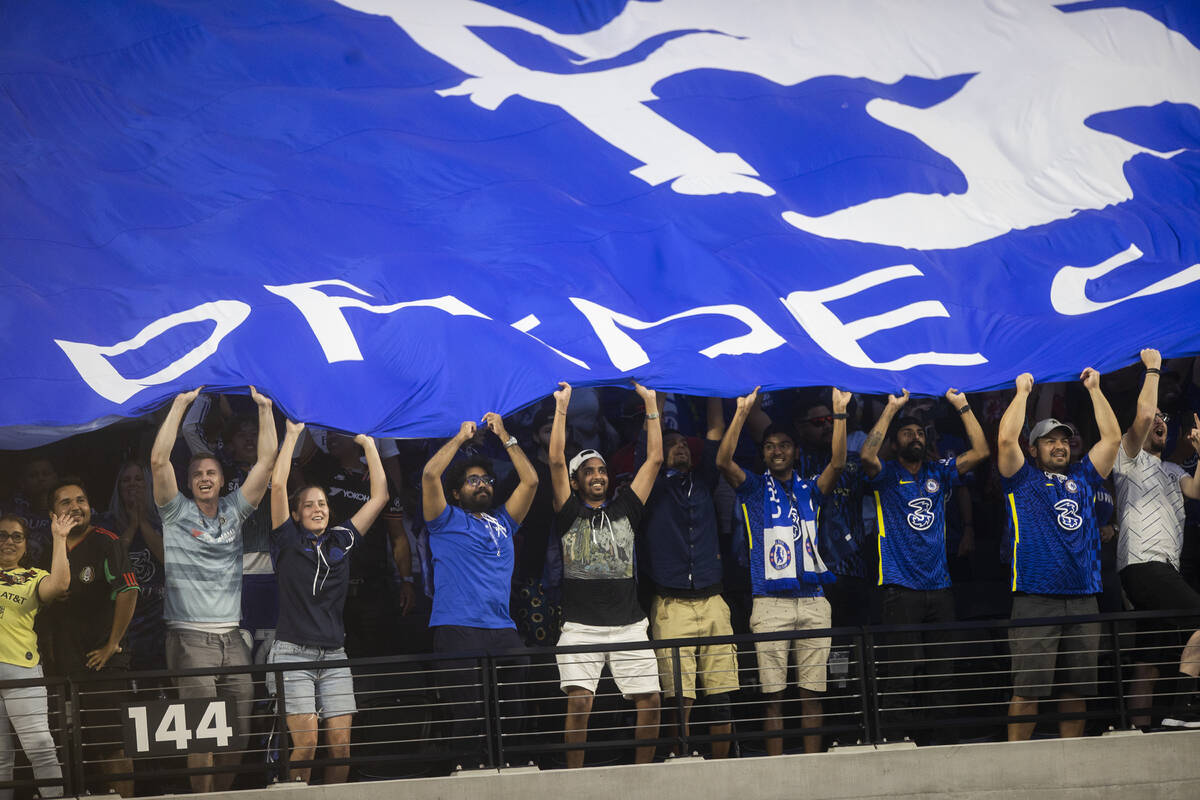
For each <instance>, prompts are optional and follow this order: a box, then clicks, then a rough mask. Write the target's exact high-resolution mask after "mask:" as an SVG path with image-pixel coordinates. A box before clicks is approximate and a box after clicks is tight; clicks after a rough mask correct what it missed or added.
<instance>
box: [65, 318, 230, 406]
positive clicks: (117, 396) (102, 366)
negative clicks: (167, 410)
mask: <svg viewBox="0 0 1200 800" xmlns="http://www.w3.org/2000/svg"><path fill="white" fill-rule="evenodd" d="M248 316H250V306H248V305H247V304H246V303H243V302H241V301H239V300H216V301H214V302H211V303H201V304H200V305H198V306H196V307H194V308H190V309H188V310H187V311H180V312H178V313H176V314H170V315H168V316H165V317H163V318H161V319H156V320H155V321H154V322H151V323H150V324H149V325H147V326H146V327H144V328H142V329H141V330H140V331H138V333H137V335H135V336H134V337H133V338H132V339H126V340H125V341H123V342H117V343H116V344H114V345H109V346H107V347H105V346H102V345H95V344H88V343H86V342H71V341H67V340H65V339H55V340H54V343H55V344H57V345H58V346H59V347H61V348H62V350H63V352H64V353H66V354H67V358H68V359H70V361H71V363H72V364H73V365H74V366H75V369H76V370H78V371H79V374H80V376H81V377H82V378H83V379H84V380H85V381H86V382H87V385H88V386H90V387H92V389H93V390H94V391H95V392H96V394H98V395H100V396H101V397H103V398H104V399H105V400H108V401H110V402H113V403H124V402H125V401H126V400H128V399H129V398H131V397H133V396H134V395H135V394H137V393H138V392H140V391H142V390H143V389H146V388H148V387H151V386H158V385H159V384H163V383H169V382H171V381H173V380H175V379H176V378H178V377H180V376H182V375H183V374H185V373H187V372H188V371H189V370H191V369H193V368H194V367H196V366H198V365H199V364H200V363H202V362H203V361H204V359H206V358H208V357H209V356H211V355H212V354H213V353H215V352H217V345H219V344H220V343H221V340H222V339H224V338H225V337H226V336H228V335H229V334H230V333H231V332H232V331H233V330H234V329H235V328H236V327H237V326H239V325H241V324H242V323H243V322H245V321H246V317H248ZM189 322H215V323H216V327H215V328H213V330H212V332H211V333H210V334H209V335H208V338H207V339H205V340H204V341H203V342H201V343H200V344H198V345H196V346H195V347H193V348H192V349H191V350H189V351H188V352H187V353H184V354H183V355H182V356H180V357H179V358H177V359H175V360H174V361H172V362H171V363H170V364H168V365H167V366H165V367H163V368H162V369H160V370H159V371H158V372H155V373H154V374H153V375H147V376H146V377H144V378H126V377H125V376H124V375H122V374H121V373H120V372H118V371H117V369H116V367H114V366H113V365H112V364H111V363H109V361H108V359H109V358H111V357H113V356H119V355H122V354H124V353H128V352H130V351H133V350H137V349H139V348H141V347H143V346H145V345H146V344H147V343H149V342H150V341H151V340H153V339H155V338H157V337H158V336H161V335H162V334H164V333H166V332H167V331H169V330H171V329H172V328H177V327H179V326H180V325H186V324H188V323H189Z"/></svg>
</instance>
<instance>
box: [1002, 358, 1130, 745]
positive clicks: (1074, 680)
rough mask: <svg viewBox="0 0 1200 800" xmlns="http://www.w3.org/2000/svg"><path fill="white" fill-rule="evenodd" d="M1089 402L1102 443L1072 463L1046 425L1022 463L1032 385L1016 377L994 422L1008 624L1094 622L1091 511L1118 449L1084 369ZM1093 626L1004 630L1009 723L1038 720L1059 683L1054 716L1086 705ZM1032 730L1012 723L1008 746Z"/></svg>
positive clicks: (1096, 561) (1064, 432)
mask: <svg viewBox="0 0 1200 800" xmlns="http://www.w3.org/2000/svg"><path fill="white" fill-rule="evenodd" d="M1080 379H1081V380H1082V381H1083V385H1084V388H1086V389H1087V391H1088V394H1089V395H1090V396H1091V399H1092V408H1093V410H1094V412H1095V415H1096V428H1097V429H1098V430H1099V432H1100V441H1098V442H1096V444H1095V445H1093V446H1092V449H1091V450H1089V451H1088V454H1087V455H1085V456H1084V457H1083V458H1082V459H1080V460H1079V461H1078V462H1075V463H1071V445H1070V437H1071V431H1070V429H1069V428H1068V427H1067V426H1066V425H1065V424H1063V423H1061V422H1059V421H1058V420H1056V419H1044V420H1042V421H1040V422H1038V423H1037V424H1036V425H1034V426H1033V430H1031V431H1030V432H1029V442H1030V444H1029V450H1028V454H1029V456H1030V457H1032V458H1033V463H1032V464H1031V463H1029V462H1028V461H1026V460H1025V452H1023V451H1022V449H1021V441H1020V437H1021V428H1022V427H1023V426H1024V423H1025V408H1026V406H1027V404H1028V402H1029V394H1030V392H1032V391H1033V376H1032V375H1030V374H1029V373H1027V372H1026V373H1024V374H1022V375H1020V376H1018V377H1017V381H1016V387H1017V391H1016V394H1015V395H1014V396H1013V399H1012V402H1011V403H1009V406H1008V409H1007V410H1006V411H1005V412H1004V416H1003V417H1002V418H1001V420H1000V430H999V434H998V437H997V440H998V443H999V454H998V456H997V464H996V466H997V467H998V468H999V470H1000V477H1001V478H1002V479H1003V488H1004V494H1005V496H1006V499H1007V501H1008V507H1009V510H1010V511H1011V513H1012V518H1013V533H1014V537H1013V538H1014V543H1013V575H1012V590H1013V603H1012V618H1013V619H1014V620H1016V619H1028V618H1036V617H1068V616H1081V615H1087V614H1095V613H1097V611H1098V608H1099V606H1098V603H1097V600H1096V595H1097V594H1098V593H1099V592H1100V590H1101V578H1100V531H1099V529H1098V527H1097V524H1096V514H1095V510H1094V508H1093V505H1094V499H1095V496H1096V492H1097V490H1099V489H1100V487H1101V486H1103V484H1104V479H1105V478H1107V477H1108V474H1109V473H1110V472H1111V471H1112V467H1113V462H1114V461H1115V460H1116V458H1117V448H1118V447H1120V444H1121V426H1120V425H1119V424H1118V423H1117V418H1116V416H1115V415H1114V414H1113V410H1112V407H1111V406H1110V405H1109V403H1108V400H1107V398H1105V396H1104V393H1103V392H1101V391H1100V374H1099V373H1098V372H1096V370H1094V369H1092V368H1091V367H1088V368H1087V369H1085V370H1084V371H1083V373H1082V374H1081V375H1080ZM1099 644H1100V626H1099V625H1097V624H1096V623H1083V624H1081V623H1071V622H1069V623H1065V624H1060V625H1039V626H1031V627H1014V628H1011V629H1010V630H1009V649H1010V650H1011V652H1012V657H1013V684H1014V686H1013V696H1012V700H1011V701H1010V702H1009V706H1008V714H1009V717H1010V718H1012V717H1027V716H1031V715H1033V714H1036V713H1037V708H1038V702H1039V701H1040V700H1041V699H1043V698H1048V697H1050V695H1051V694H1052V691H1053V687H1054V685H1055V677H1056V672H1055V668H1056V666H1057V667H1058V672H1057V676H1058V678H1059V679H1060V680H1061V682H1062V686H1063V687H1064V688H1063V689H1062V690H1061V691H1060V693H1059V703H1058V707H1059V711H1060V712H1061V713H1063V714H1082V713H1084V712H1085V711H1086V710H1087V702H1086V701H1085V700H1084V696H1087V695H1094V694H1095V693H1096V665H1097V655H1098V648H1099ZM1084 724H1085V721H1084V720H1083V719H1064V720H1062V721H1060V722H1059V723H1058V731H1059V735H1060V736H1062V737H1064V738H1066V737H1070V736H1082V735H1083V730H1084ZM1035 725H1036V721H1020V722H1010V723H1009V725H1008V739H1009V741H1022V740H1025V739H1028V738H1029V737H1030V736H1032V735H1033V729H1034V726H1035Z"/></svg>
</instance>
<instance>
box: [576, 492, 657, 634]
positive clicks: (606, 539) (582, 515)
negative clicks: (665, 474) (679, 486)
mask: <svg viewBox="0 0 1200 800" xmlns="http://www.w3.org/2000/svg"><path fill="white" fill-rule="evenodd" d="M642 510H643V505H642V501H641V500H639V499H638V496H637V495H636V494H634V492H633V490H632V489H630V488H629V487H624V488H622V489H621V490H620V491H618V492H617V496H616V497H614V498H613V499H612V500H611V501H610V502H609V503H607V504H606V505H605V506H604V507H602V508H592V507H590V506H587V505H585V504H584V503H583V502H582V501H580V499H579V497H578V495H575V494H572V495H571V498H570V499H569V500H567V502H566V503H565V504H564V505H563V507H562V509H561V510H560V511H559V512H558V514H557V515H555V522H556V523H557V524H556V529H557V530H559V531H562V532H563V533H562V546H563V619H564V620H566V621H567V622H578V623H580V624H583V625H614V626H615V625H629V624H630V623H633V622H637V621H638V620H640V619H642V618H644V617H645V616H646V614H645V612H644V611H643V610H642V607H641V606H640V605H639V604H638V597H637V580H636V579H635V577H634V575H635V573H634V552H635V547H634V531H636V530H637V528H638V523H639V522H640V521H641V518H642Z"/></svg>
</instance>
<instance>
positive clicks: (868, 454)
mask: <svg viewBox="0 0 1200 800" xmlns="http://www.w3.org/2000/svg"><path fill="white" fill-rule="evenodd" d="M907 402H908V389H901V390H900V396H899V397H897V396H896V395H894V394H889V395H888V399H887V405H886V406H884V407H883V411H882V412H881V413H880V415H879V419H877V420H875V427H873V428H871V432H870V433H869V434H867V440H866V441H865V442H863V446H862V450H861V451H860V452H859V454H858V457H859V458H860V459H861V460H862V466H863V472H865V473H867V477H869V478H874V477H875V476H876V475H878V474H879V470H881V469H883V464H881V463H880V462H879V448H880V447H881V446H883V440H884V438H886V437H887V432H888V428H889V427H891V424H892V420H893V419H894V418H895V416H896V412H898V411H899V410H900V409H902V408H904V404H905V403H907Z"/></svg>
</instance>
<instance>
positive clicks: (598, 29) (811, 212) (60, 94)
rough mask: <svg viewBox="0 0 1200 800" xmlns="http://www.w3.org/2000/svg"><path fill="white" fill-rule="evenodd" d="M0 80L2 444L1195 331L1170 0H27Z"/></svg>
mask: <svg viewBox="0 0 1200 800" xmlns="http://www.w3.org/2000/svg"><path fill="white" fill-rule="evenodd" d="M0 88H2V90H3V91H2V92H0V181H2V191H0V284H2V286H3V291H0V314H2V316H3V322H4V325H3V337H4V338H3V343H4V358H3V360H2V361H0V384H2V386H3V391H4V401H3V403H2V404H0V426H3V428H4V430H5V431H6V432H7V433H6V438H3V439H0V443H3V442H5V441H7V442H10V443H12V442H17V441H26V440H28V438H29V437H27V438H26V439H22V438H21V435H20V434H21V432H23V431H24V432H28V431H29V430H30V428H29V427H28V426H86V425H96V424H103V423H104V422H105V421H107V420H110V419H113V418H115V417H120V416H131V415H136V414H139V413H143V412H145V411H146V410H148V409H150V408H152V407H154V406H156V405H157V404H159V403H161V402H162V401H163V399H164V398H166V397H169V396H171V395H173V394H174V393H176V392H177V391H180V390H182V389H186V388H190V387H194V386H197V385H202V384H203V385H206V386H210V387H214V388H221V387H226V388H229V387H241V386H245V385H247V384H252V383H253V384H255V385H257V386H258V387H260V388H261V389H262V390H263V391H265V392H267V393H269V394H270V395H271V396H272V397H274V398H275V400H276V402H277V404H278V405H279V406H280V407H281V408H282V409H283V410H284V411H285V412H286V413H288V414H289V415H291V416H293V417H296V418H299V419H303V420H307V421H310V422H316V423H321V424H325V425H330V426H334V427H338V428H342V429H348V430H351V431H368V432H372V433H375V434H380V435H391V436H424V435H438V434H446V433H449V432H451V431H452V430H453V429H454V428H455V427H456V425H457V423H458V421H460V420H462V419H466V418H479V417H480V416H481V415H482V414H483V413H484V412H485V411H489V410H498V411H501V412H507V411H511V410H514V409H516V408H518V407H520V406H522V405H524V404H526V403H529V402H530V401H532V400H534V399H536V398H538V397H540V396H543V395H545V394H546V393H548V392H550V391H551V390H552V389H553V388H554V387H555V383H556V381H558V380H567V381H570V382H572V383H576V384H585V385H586V384H592V385H597V384H613V383H622V382H626V381H628V380H629V379H630V378H634V377H636V378H637V379H638V380H640V381H642V382H644V383H646V384H647V385H650V386H653V387H656V388H662V389H671V390H679V391H684V392H689V393H697V394H713V393H715V394H720V395H725V396H729V395H733V394H738V393H742V392H745V391H746V390H748V389H750V388H751V387H753V386H754V385H756V384H763V385H764V386H765V387H767V388H773V387H784V386H803V385H817V384H838V385H841V386H844V387H848V388H852V389H855V390H860V391H885V390H886V391H893V390H896V389H898V388H899V387H902V386H904V387H908V388H909V389H911V390H913V391H914V392H919V393H939V394H940V393H941V392H943V391H944V390H945V388H946V387H947V386H956V387H959V388H961V389H968V390H969V389H985V388H993V387H997V386H1001V385H1006V384H1008V383H1009V382H1010V381H1011V380H1012V378H1013V377H1014V376H1015V375H1016V374H1017V373H1019V372H1022V371H1030V372H1032V373H1033V374H1034V375H1035V376H1036V378H1037V379H1038V380H1059V379H1065V378H1069V377H1074V376H1076V375H1078V373H1079V372H1080V370H1081V369H1082V368H1083V367H1085V366H1089V365H1090V366H1095V367H1097V368H1099V369H1101V370H1105V369H1111V368H1114V367H1118V366H1120V365H1122V364H1125V363H1128V362H1130V361H1132V360H1134V359H1135V358H1136V354H1137V351H1138V350H1139V349H1140V348H1142V347H1144V346H1151V345H1153V346H1157V347H1159V348H1161V349H1162V350H1163V351H1164V353H1165V354H1167V355H1184V354H1190V353H1195V352H1197V351H1200V323H1198V321H1197V320H1198V316H1200V313H1198V312H1200V202H1197V198H1198V197H1200V6H1198V5H1197V4H1196V3H1194V2H1191V1H1190V0H1178V1H1177V2H1153V3H1151V2H1145V3H1141V4H1138V3H1127V4H1117V3H1114V2H1082V3H1069V4H1059V5H1054V4H1052V3H1048V2H1037V1H1036V0H1014V2H1009V3H994V2H978V1H974V0H912V2H906V3H896V2H893V1H892V0H876V1H874V2H871V1H868V0H857V1H856V2H841V3H831V2H828V1H827V0H792V1H791V2H785V0H760V1H759V2H751V1H750V0H742V1H740V2H730V0H659V1H658V2H646V1H645V0H629V2H621V1H620V0H607V1H604V2H601V1H600V0H595V1H594V2H589V1H587V0H579V1H578V2H562V1H561V0H545V2H516V0H508V2H500V1H497V2H493V3H490V4H485V3H482V2H476V1H475V0H438V2H419V1H417V0H413V1H411V2H403V1H402V0H343V2H332V1H329V2H327V1H326V0H275V1H274V2H269V1H263V0H236V2H197V3H187V2H178V1H175V0H158V1H157V2H156V1H154V0H143V1H141V2H138V0H121V2H116V0H108V2H104V1H102V0H95V1H94V2H88V3H76V2H59V1H57V0H39V1H38V2H15V3H8V4H5V5H4V6H3V8H2V9H0ZM38 435H44V432H43V433H39V434H38ZM33 438H36V436H34V437H33Z"/></svg>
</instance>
